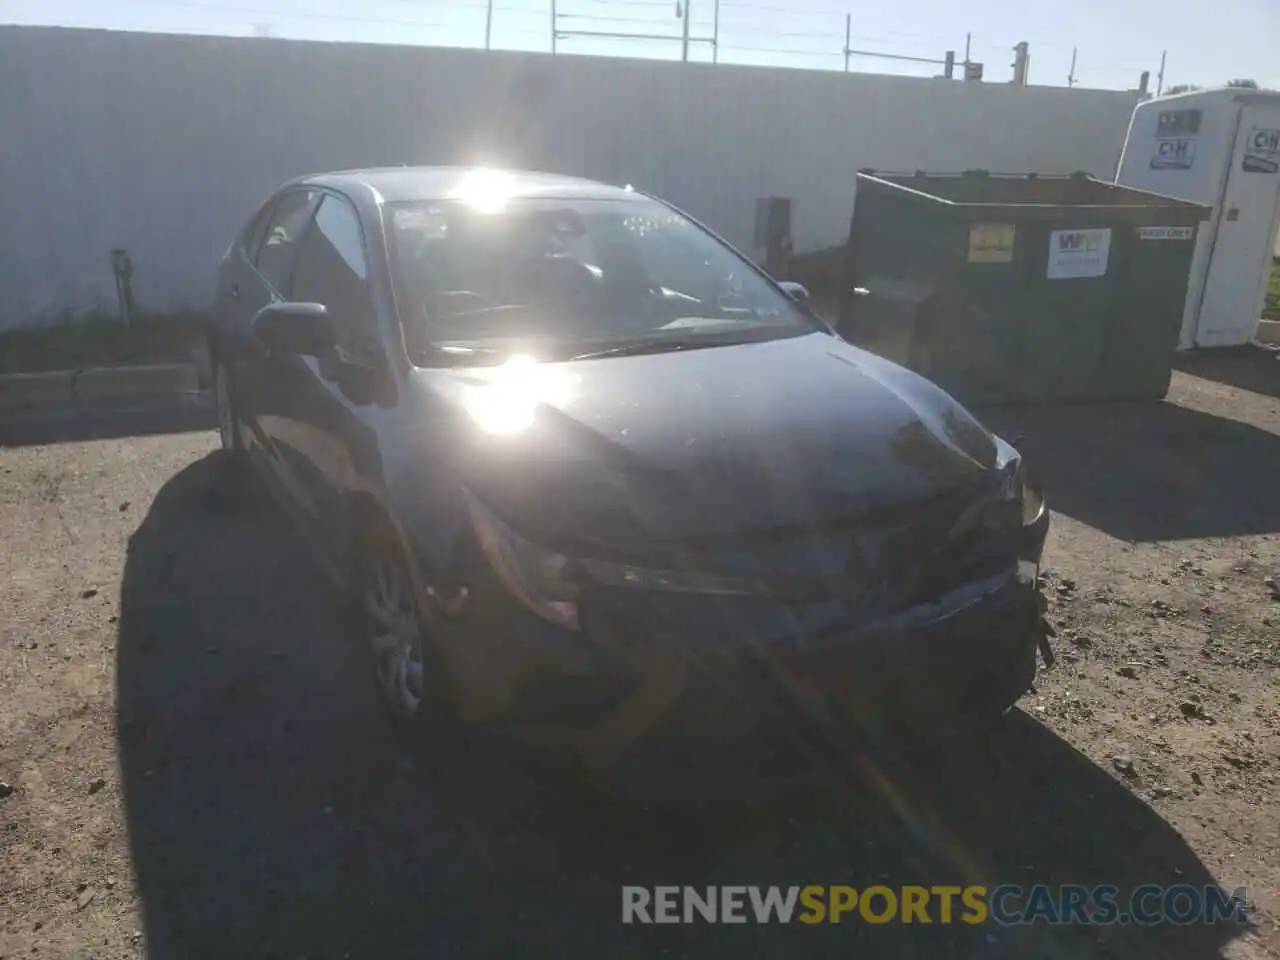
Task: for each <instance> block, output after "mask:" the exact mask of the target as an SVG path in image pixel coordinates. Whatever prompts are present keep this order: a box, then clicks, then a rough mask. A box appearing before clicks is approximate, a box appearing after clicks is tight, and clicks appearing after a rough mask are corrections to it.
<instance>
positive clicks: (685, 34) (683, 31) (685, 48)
mask: <svg viewBox="0 0 1280 960" xmlns="http://www.w3.org/2000/svg"><path fill="white" fill-rule="evenodd" d="M690 6H691V4H690V2H689V0H684V24H683V25H682V26H681V28H680V62H681V63H688V62H689V7H690Z"/></svg>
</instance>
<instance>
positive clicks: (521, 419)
mask: <svg viewBox="0 0 1280 960" xmlns="http://www.w3.org/2000/svg"><path fill="white" fill-rule="evenodd" d="M577 381H578V377H577V375H576V374H567V373H565V372H563V371H561V370H557V369H556V368H555V367H553V366H548V365H546V364H540V363H538V361H537V360H535V359H534V358H533V357H528V356H522V355H517V356H514V357H512V358H511V359H509V360H508V361H507V362H506V363H504V364H502V366H500V367H498V368H496V369H495V370H494V371H493V374H492V376H491V377H487V378H486V380H485V382H484V383H483V384H481V385H479V386H474V387H471V388H470V389H469V391H468V392H467V395H466V400H465V401H464V402H465V404H466V408H467V412H468V413H469V414H470V415H471V418H472V419H473V420H474V421H475V422H476V425H477V426H479V427H480V429H482V430H484V431H485V432H486V433H492V434H495V435H498V436H507V435H511V434H515V433H520V432H521V431H522V430H527V429H528V428H529V427H531V426H533V421H534V416H535V414H536V413H537V409H538V406H539V405H540V404H543V403H550V404H557V405H558V404H563V403H567V402H569V401H570V400H572V399H573V397H574V395H575V392H576V384H577Z"/></svg>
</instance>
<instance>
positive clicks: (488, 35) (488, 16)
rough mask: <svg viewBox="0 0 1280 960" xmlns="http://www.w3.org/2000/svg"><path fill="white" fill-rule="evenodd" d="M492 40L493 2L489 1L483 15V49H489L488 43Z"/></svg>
mask: <svg viewBox="0 0 1280 960" xmlns="http://www.w3.org/2000/svg"><path fill="white" fill-rule="evenodd" d="M492 39H493V0H489V5H488V7H487V8H486V9H485V14H484V48H485V49H486V50H488V49H489V41H490V40H492Z"/></svg>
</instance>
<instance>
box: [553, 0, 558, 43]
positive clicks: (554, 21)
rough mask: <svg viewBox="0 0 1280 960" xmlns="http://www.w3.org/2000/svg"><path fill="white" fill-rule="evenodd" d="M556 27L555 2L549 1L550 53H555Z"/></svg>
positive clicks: (554, 0)
mask: <svg viewBox="0 0 1280 960" xmlns="http://www.w3.org/2000/svg"><path fill="white" fill-rule="evenodd" d="M558 26H559V24H558V23H557V22H556V0H551V52H552V53H555V52H556V27H558Z"/></svg>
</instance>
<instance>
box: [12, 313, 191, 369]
mask: <svg viewBox="0 0 1280 960" xmlns="http://www.w3.org/2000/svg"><path fill="white" fill-rule="evenodd" d="M205 323H206V318H205V316H204V315H203V314H201V313H195V312H191V313H168V314H157V315H148V316H142V317H138V318H137V319H135V320H134V321H133V322H132V323H122V322H120V320H118V319H117V318H115V317H108V316H102V315H96V314H89V315H84V316H80V317H70V316H67V317H63V318H62V319H60V320H58V321H57V322H55V323H52V324H48V325H46V326H39V327H35V326H32V327H19V328H17V329H14V330H3V331H0V374H4V373H40V372H42V371H46V370H77V369H80V368H83V367H112V366H121V365H127V364H140V363H174V362H182V361H185V360H189V359H190V355H191V348H192V347H193V346H194V345H196V344H197V343H198V342H199V341H200V340H201V339H202V338H203V336H204V330H205Z"/></svg>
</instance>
